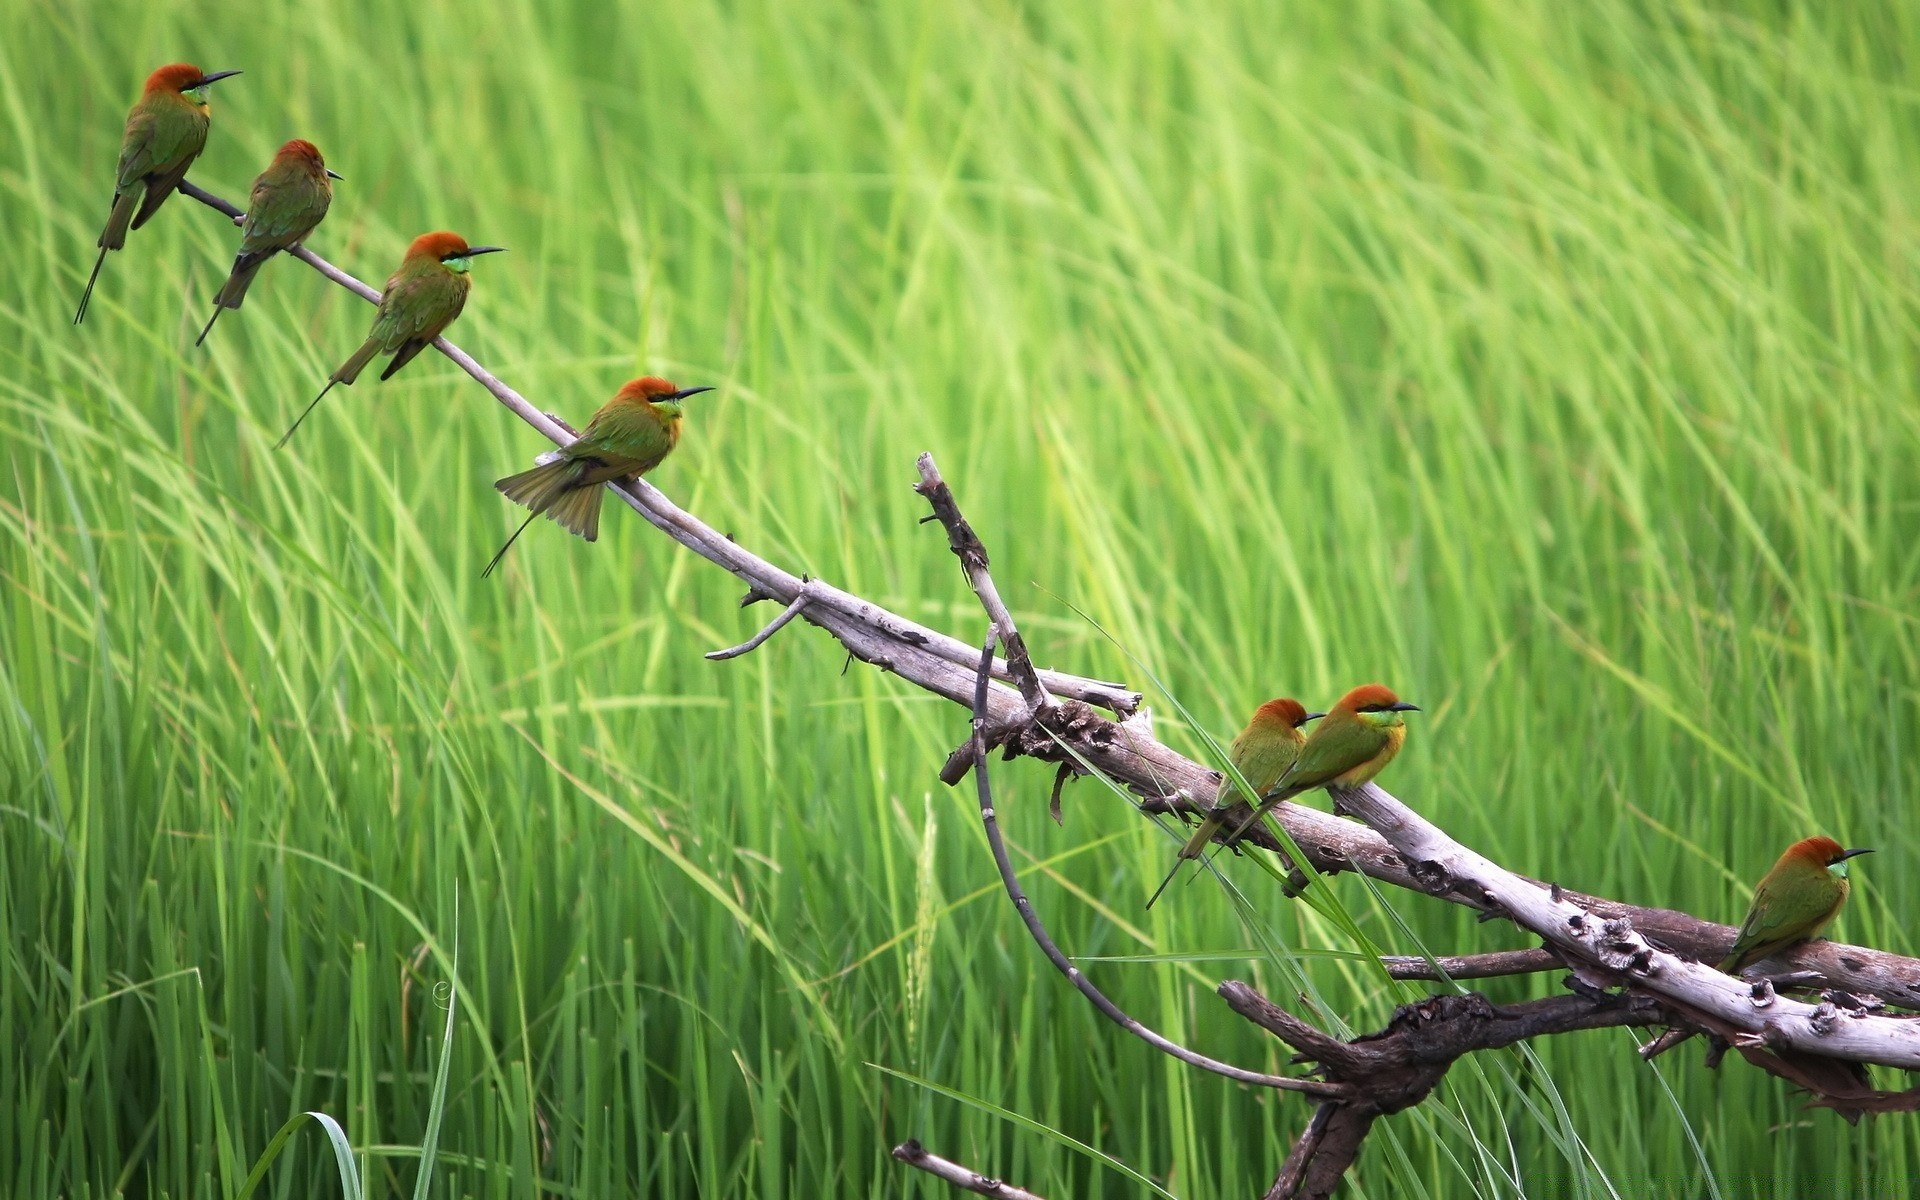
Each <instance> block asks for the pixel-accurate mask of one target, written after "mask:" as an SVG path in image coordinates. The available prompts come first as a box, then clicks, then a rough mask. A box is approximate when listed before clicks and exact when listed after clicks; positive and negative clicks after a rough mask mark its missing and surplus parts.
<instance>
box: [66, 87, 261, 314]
mask: <svg viewBox="0 0 1920 1200" xmlns="http://www.w3.org/2000/svg"><path fill="white" fill-rule="evenodd" d="M239 73H240V72H238V71H213V72H211V73H209V72H206V71H202V70H201V69H200V68H199V67H196V66H194V65H193V64H192V63H173V64H172V65H170V66H165V67H161V68H160V69H159V70H157V71H155V72H154V73H153V74H151V75H149V76H147V86H146V90H145V91H143V92H141V93H140V99H139V100H138V101H136V102H135V103H134V106H133V109H132V110H131V111H130V112H128V113H127V131H126V133H125V134H124V135H122V137H121V139H120V173H119V175H118V176H117V177H116V178H115V180H114V184H113V212H112V213H111V214H110V215H109V216H108V217H107V227H106V229H105V230H103V231H102V232H101V234H100V241H99V242H98V243H97V244H98V245H99V247H100V257H98V258H96V259H94V260H93V274H91V275H89V276H87V290H86V291H85V292H82V293H81V295H80V308H79V310H78V311H76V312H75V313H74V314H73V323H74V324H75V325H78V324H79V323H80V322H81V321H83V320H85V319H86V316H87V302H88V301H89V300H91V299H93V285H94V281H95V280H97V279H99V278H100V267H101V265H102V264H103V263H105V262H106V261H107V251H109V250H118V249H120V248H121V247H123V246H125V245H126V244H127V229H128V228H129V226H131V228H134V229H138V228H140V227H141V226H142V225H145V224H146V223H147V222H148V221H149V220H151V219H152V218H153V214H154V213H156V212H159V211H160V206H161V205H162V204H165V203H166V202H167V197H168V196H171V195H173V189H175V188H177V187H179V186H180V181H181V180H182V179H185V178H186V176H187V168H188V167H190V166H192V165H193V160H194V159H196V158H198V157H200V152H201V151H202V150H205V149H206V148H207V127H208V126H209V125H210V124H212V117H211V115H210V113H211V110H210V109H209V108H208V106H207V88H208V86H209V85H210V84H212V83H214V82H215V81H216V80H220V79H225V78H226V77H227V76H229V75H238V74H239ZM136 206H137V211H136Z"/></svg>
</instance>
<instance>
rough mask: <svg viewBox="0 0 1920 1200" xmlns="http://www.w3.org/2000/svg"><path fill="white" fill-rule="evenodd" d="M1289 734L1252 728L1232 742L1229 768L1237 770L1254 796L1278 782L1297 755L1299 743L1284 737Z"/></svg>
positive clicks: (1298, 754) (1289, 731) (1298, 753)
mask: <svg viewBox="0 0 1920 1200" xmlns="http://www.w3.org/2000/svg"><path fill="white" fill-rule="evenodd" d="M1291 732H1292V730H1288V731H1286V732H1285V733H1282V732H1278V731H1275V730H1266V729H1256V730H1253V731H1251V732H1250V733H1243V734H1242V735H1241V736H1240V737H1237V738H1235V739H1234V742H1233V749H1232V751H1231V755H1232V758H1233V765H1234V766H1236V767H1238V768H1240V773H1241V774H1242V775H1244V776H1246V778H1247V782H1248V783H1250V784H1252V785H1253V790H1254V793H1255V794H1256V795H1262V794H1265V793H1266V792H1267V791H1268V790H1269V789H1271V788H1272V787H1273V785H1274V784H1276V783H1278V782H1279V781H1280V776H1282V775H1284V774H1286V771H1287V768H1288V767H1290V766H1292V765H1293V760H1294V759H1296V758H1298V757H1299V756H1300V742H1299V741H1298V740H1297V739H1295V738H1292V737H1288V736H1287V734H1288V733H1291Z"/></svg>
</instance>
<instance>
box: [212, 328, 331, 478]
mask: <svg viewBox="0 0 1920 1200" xmlns="http://www.w3.org/2000/svg"><path fill="white" fill-rule="evenodd" d="M219 311H220V310H219V309H217V308H216V309H214V312H215V313H216V314H217V313H218V312H219ZM339 382H340V381H339V380H338V379H329V380H327V386H325V387H323V388H321V389H320V394H319V395H318V396H315V397H314V398H313V399H312V400H311V401H309V402H308V404H307V406H306V407H305V408H303V409H301V410H300V415H299V416H298V417H296V418H294V422H293V424H291V425H289V426H287V431H286V432H285V433H283V434H281V435H280V440H279V441H277V442H275V443H274V444H273V448H274V449H275V450H278V449H280V447H282V446H284V445H286V444H287V442H288V441H290V440H291V439H292V438H293V431H294V430H296V429H298V428H300V424H301V422H303V421H305V420H306V419H307V414H308V413H311V412H312V411H313V406H314V405H316V404H318V403H320V402H321V401H322V400H325V399H326V398H327V393H328V392H330V391H332V390H333V385H334V384H336V383H339Z"/></svg>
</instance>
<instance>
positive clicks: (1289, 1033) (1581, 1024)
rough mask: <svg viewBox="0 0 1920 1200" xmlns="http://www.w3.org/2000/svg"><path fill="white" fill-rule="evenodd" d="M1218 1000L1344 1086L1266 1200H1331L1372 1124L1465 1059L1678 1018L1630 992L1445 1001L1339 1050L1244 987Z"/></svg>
mask: <svg viewBox="0 0 1920 1200" xmlns="http://www.w3.org/2000/svg"><path fill="white" fill-rule="evenodd" d="M1220 995H1221V997H1222V998H1223V999H1225V1000H1226V1002H1227V1005H1228V1006H1229V1007H1230V1008H1232V1009H1233V1011H1235V1012H1236V1013H1239V1014H1240V1015H1241V1016H1243V1017H1245V1018H1247V1019H1248V1020H1249V1021H1252V1022H1253V1023H1254V1024H1256V1025H1258V1026H1260V1027H1261V1028H1262V1029H1265V1030H1267V1031H1268V1032H1269V1033H1272V1034H1273V1035H1274V1036H1275V1037H1278V1038H1279V1039H1280V1040H1281V1041H1283V1042H1285V1043H1287V1044H1288V1045H1289V1046H1292V1047H1293V1048H1294V1049H1295V1050H1296V1051H1298V1052H1299V1053H1298V1057H1299V1058H1301V1059H1306V1060H1310V1061H1313V1062H1317V1063H1319V1064H1320V1067H1321V1070H1322V1073H1323V1074H1324V1075H1325V1076H1326V1078H1327V1079H1328V1080H1329V1081H1336V1082H1341V1083H1346V1084H1348V1085H1350V1091H1349V1093H1348V1096H1347V1097H1346V1098H1344V1099H1339V1100H1327V1101H1324V1102H1322V1103H1321V1105H1320V1107H1319V1108H1318V1109H1317V1110H1315V1112H1314V1115H1313V1119H1312V1120H1311V1121H1309V1122H1308V1123H1307V1128H1306V1129H1305V1131H1303V1132H1302V1133H1301V1135H1300V1137H1299V1139H1298V1140H1297V1141H1295V1142H1294V1144H1293V1148H1292V1150H1291V1151H1289V1153H1288V1155H1287V1160H1286V1162H1285V1164H1283V1165H1282V1166H1281V1168H1280V1173H1279V1175H1278V1176H1277V1177H1276V1178H1275V1179H1274V1182H1273V1186H1272V1187H1271V1188H1270V1189H1268V1191H1267V1193H1266V1197H1267V1200H1307V1198H1314V1200H1317V1198H1319V1197H1325V1196H1328V1195H1331V1194H1332V1193H1333V1191H1334V1189H1335V1188H1336V1187H1337V1186H1338V1185H1339V1182H1340V1179H1341V1176H1342V1175H1344V1174H1345V1172H1346V1170H1347V1168H1348V1167H1349V1166H1350V1165H1352V1163H1353V1160H1354V1158H1355V1156H1357V1155H1358V1154H1359V1152H1360V1147H1361V1145H1362V1144H1363V1143H1364V1141H1365V1140H1366V1136H1367V1133H1368V1132H1369V1131H1370V1130H1371V1129H1372V1128H1373V1123H1374V1121H1376V1120H1377V1119H1379V1118H1380V1117H1383V1116H1387V1115H1390V1114H1392V1113H1396V1112H1400V1111H1401V1110H1403V1109H1406V1108H1410V1107H1412V1106H1413V1105H1415V1104H1418V1103H1419V1102H1420V1101H1422V1100H1424V1099H1425V1098H1426V1097H1427V1095H1428V1093H1430V1092H1432V1090H1433V1089H1434V1088H1435V1087H1436V1086H1438V1085H1439V1083H1440V1080H1441V1079H1442V1078H1444V1077H1445V1076H1446V1073H1447V1071H1448V1069H1449V1068H1450V1067H1452V1066H1453V1064H1454V1063H1455V1062H1457V1061H1459V1060H1460V1059H1461V1058H1463V1057H1465V1056H1466V1055H1468V1054H1472V1053H1474V1052H1476V1051H1480V1050H1497V1049H1500V1048H1502V1047H1505V1046H1511V1045H1513V1044H1514V1043H1516V1042H1520V1041H1524V1040H1526V1039H1528V1038H1535V1037H1543V1036H1546V1035H1549V1034H1557V1033H1573V1032H1576V1031H1579V1030H1585V1029H1607V1028H1613V1027H1616V1026H1627V1025H1635V1026H1638V1025H1654V1024H1663V1023H1666V1022H1669V1021H1672V1020H1674V1019H1675V1018H1674V1016H1673V1014H1672V1013H1670V1012H1667V1011H1666V1010H1665V1009H1663V1008H1662V1007H1661V1006H1660V1005H1659V1004H1658V1003H1656V1002H1655V1001H1653V1000H1651V999H1649V998H1647V997H1644V996H1638V995H1634V994H1631V993H1627V994H1620V995H1569V996H1549V997H1547V998H1546V999H1544V1000H1532V1001H1528V1002H1527V1003H1525V1004H1516V1005H1512V1006H1508V1007H1502V1006H1499V1005H1495V1004H1493V1003H1491V1002H1489V1001H1488V1000H1487V999H1486V997H1484V996H1479V995H1473V994H1464V995H1453V994H1449V995H1441V996H1433V997H1430V998H1428V999H1426V1000H1422V1001H1420V1002H1419V1003H1417V1004H1408V1005H1403V1006H1402V1007H1401V1008H1400V1009H1399V1011H1397V1012H1395V1013H1394V1015H1393V1018H1392V1020H1390V1021H1389V1022H1388V1023H1387V1027H1386V1028H1385V1029H1384V1030H1382V1031H1380V1032H1379V1033H1375V1034H1369V1035H1367V1036H1365V1037H1359V1038H1355V1039H1354V1040H1352V1041H1350V1042H1343V1041H1340V1040H1339V1039H1338V1038H1333V1037H1329V1036H1327V1035H1326V1034H1324V1033H1322V1032H1320V1031H1319V1030H1318V1029H1315V1028H1314V1027H1313V1026H1311V1025H1309V1024H1307V1023H1306V1022H1304V1021H1302V1020H1300V1019H1299V1018H1297V1017H1295V1016H1293V1015H1292V1014H1291V1013H1289V1012H1287V1011H1286V1010H1285V1009H1282V1008H1280V1007H1279V1006H1278V1005H1276V1004H1274V1003H1273V1002H1272V1001H1270V1000H1268V999H1267V998H1266V997H1265V996H1262V995H1261V994H1260V993H1259V992H1257V991H1255V990H1254V989H1253V988H1251V987H1249V986H1248V985H1246V984H1244V983H1237V982H1228V983H1223V984H1221V985H1220Z"/></svg>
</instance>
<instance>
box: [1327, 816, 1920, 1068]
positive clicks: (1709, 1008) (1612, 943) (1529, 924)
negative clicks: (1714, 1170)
mask: <svg viewBox="0 0 1920 1200" xmlns="http://www.w3.org/2000/svg"><path fill="white" fill-rule="evenodd" d="M1336 799H1337V800H1338V802H1339V803H1340V804H1341V805H1342V806H1344V807H1345V808H1346V810H1347V811H1348V812H1351V813H1353V814H1354V815H1355V816H1356V817H1359V818H1360V819H1361V820H1362V821H1365V822H1366V823H1367V824H1368V825H1370V826H1372V827H1373V828H1374V829H1375V830H1376V831H1377V832H1379V833H1380V834H1381V836H1383V837H1385V838H1386V839H1387V840H1388V841H1389V842H1391V843H1392V844H1393V846H1394V848H1395V849H1396V850H1398V851H1399V852H1400V853H1401V855H1402V856H1403V857H1404V858H1405V859H1406V861H1408V862H1409V863H1412V864H1414V873H1415V874H1416V875H1417V876H1419V877H1420V878H1423V879H1425V880H1427V881H1428V882H1429V883H1430V884H1431V885H1432V886H1433V887H1434V888H1435V889H1444V890H1449V891H1450V890H1453V889H1456V888H1461V887H1465V888H1467V889H1470V890H1472V891H1475V892H1478V893H1479V894H1480V895H1481V896H1482V897H1484V898H1485V900H1486V901H1487V902H1488V904H1489V906H1490V907H1492V908H1494V909H1495V910H1497V911H1499V912H1501V913H1502V914H1504V915H1505V916H1506V917H1507V918H1508V919H1509V920H1511V921H1513V922H1514V923H1515V924H1517V925H1519V926H1520V927H1521V928H1523V929H1525V930H1527V931H1528V932H1530V933H1532V934H1535V935H1536V936H1538V937H1540V938H1542V939H1543V940H1545V941H1546V942H1547V943H1548V944H1549V945H1551V946H1552V947H1553V948H1555V949H1556V950H1559V951H1560V952H1561V953H1562V954H1563V955H1565V956H1567V957H1568V958H1569V959H1570V960H1577V961H1578V962H1579V963H1581V964H1585V965H1587V967H1588V968H1589V969H1588V970H1587V971H1585V972H1584V974H1585V975H1586V976H1587V978H1588V980H1589V982H1590V983H1593V984H1595V985H1598V986H1607V985H1610V984H1626V985H1628V986H1631V987H1634V988H1638V989H1641V990H1643V991H1645V992H1647V993H1648V994H1650V995H1652V996H1655V997H1657V998H1659V999H1661V1000H1663V1001H1665V1002H1666V1003H1668V1004H1670V1005H1672V1006H1674V1007H1675V1008H1677V1009H1679V1010H1680V1011H1682V1012H1685V1013H1688V1014H1691V1015H1693V1016H1694V1017H1696V1018H1704V1019H1707V1020H1710V1021H1712V1022H1713V1023H1714V1024H1715V1025H1717V1026H1720V1027H1723V1028H1725V1029H1726V1030H1728V1031H1730V1033H1731V1034H1732V1036H1733V1038H1734V1044H1735V1046H1736V1047H1737V1048H1738V1047H1743V1046H1767V1047H1773V1048H1785V1049H1789V1050H1795V1051H1799V1052H1801V1053H1804V1054H1812V1055H1822V1056H1826V1057H1831V1058H1845V1059H1849V1060H1852V1061H1854V1062H1863V1063H1879V1064H1881V1065H1883V1066H1889V1067H1904V1068H1907V1069H1910V1070H1911V1069H1920V1021H1915V1020H1912V1019H1907V1018H1899V1017H1881V1016H1873V1015H1870V1014H1867V1013H1864V1012H1858V1011H1842V1010H1839V1009H1838V1008H1837V1007H1836V1006H1835V1005H1833V1004H1832V1003H1830V1002H1829V1003H1827V1004H1825V1005H1824V1006H1821V1007H1816V1006H1815V1005H1811V1004H1806V1003H1803V1002H1801V1001H1798V1000H1793V999H1790V998H1788V997H1786V996H1781V995H1778V994H1776V993H1775V992H1774V991H1773V989H1772V988H1771V987H1767V988H1766V989H1764V991H1763V989H1762V988H1761V987H1760V986H1759V985H1758V984H1747V983H1743V982H1742V981H1740V980H1738V979H1735V978H1733V977H1732V976H1730V975H1725V974H1722V973H1721V972H1719V971H1716V970H1714V969H1713V968H1712V967H1709V966H1707V965H1705V964H1704V963H1700V962H1695V961H1693V960H1690V959H1687V958H1683V957H1681V956H1679V955H1677V954H1673V953H1671V952H1670V951H1667V950H1665V949H1662V948H1661V947H1659V946H1657V945H1655V944H1653V943H1652V942H1649V941H1648V940H1647V938H1646V937H1645V936H1644V935H1643V934H1641V933H1640V931H1639V930H1637V929H1635V928H1634V923H1633V920H1632V919H1631V918H1630V917H1626V916H1619V917H1599V916H1596V915H1595V914H1593V913H1591V912H1589V911H1587V910H1585V909H1583V908H1581V907H1580V906H1578V905H1576V904H1574V903H1573V902H1572V900H1570V899H1568V898H1567V897H1566V896H1565V895H1564V894H1563V893H1560V892H1559V890H1558V889H1555V888H1550V887H1543V886H1541V885H1540V884H1539V883H1536V882H1535V881H1533V880H1530V879H1524V878H1522V877H1521V876H1518V875H1516V874H1514V873H1513V872H1511V871H1509V870H1507V869H1506V868H1504V867H1502V866H1500V865H1498V864H1497V863H1494V862H1493V861H1491V860H1490V859H1487V858H1486V857H1484V856H1482V855H1480V854H1476V853H1475V852H1473V851H1472V850H1469V849H1467V848H1466V847H1465V846H1463V845H1461V844H1460V843H1459V842H1456V841H1454V840H1453V839H1452V838H1451V837H1448V836H1447V834H1446V833H1444V832H1443V831H1442V830H1441V829H1440V828H1439V827H1438V826H1437V825H1434V824H1433V823H1432V822H1430V821H1428V820H1426V819H1425V818H1424V817H1421V816H1420V815H1419V814H1418V813H1416V812H1414V811H1413V810H1412V809H1410V808H1408V807H1407V806H1406V805H1404V804H1402V803H1400V802H1399V801H1398V800H1395V799H1394V798H1393V797H1392V796H1390V795H1388V794H1387V793H1386V792H1385V791H1384V790H1382V789H1381V788H1379V787H1377V786H1375V785H1373V784H1367V785H1365V786H1363V787H1360V788H1354V789H1341V790H1340V792H1339V794H1338V796H1337V797H1336Z"/></svg>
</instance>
